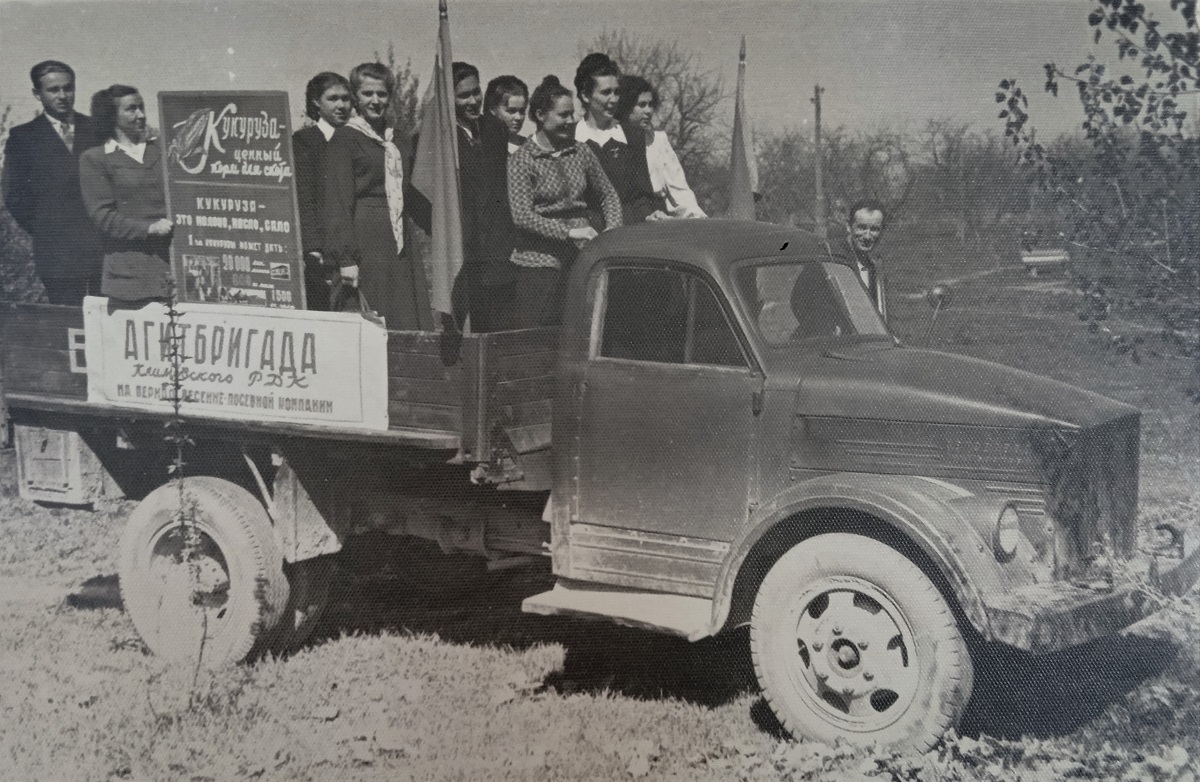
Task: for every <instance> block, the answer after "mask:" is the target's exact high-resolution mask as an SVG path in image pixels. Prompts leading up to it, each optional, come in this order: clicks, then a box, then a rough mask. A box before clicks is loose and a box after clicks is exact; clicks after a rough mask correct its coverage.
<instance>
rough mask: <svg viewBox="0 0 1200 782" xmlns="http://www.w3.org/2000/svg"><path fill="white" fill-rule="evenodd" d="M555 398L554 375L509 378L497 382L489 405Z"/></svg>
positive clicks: (490, 395)
mask: <svg viewBox="0 0 1200 782" xmlns="http://www.w3.org/2000/svg"><path fill="white" fill-rule="evenodd" d="M553 398H554V376H553V375H539V376H538V377H527V378H522V379H521V380H508V381H505V382H503V383H497V384H496V385H495V386H493V387H492V391H491V393H490V394H489V395H488V402H489V406H490V407H492V408H495V407H497V406H503V405H514V404H520V403H521V402H533V401H537V400H539V399H553Z"/></svg>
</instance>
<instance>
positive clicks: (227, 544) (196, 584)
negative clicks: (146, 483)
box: [120, 477, 288, 668]
mask: <svg viewBox="0 0 1200 782" xmlns="http://www.w3.org/2000/svg"><path fill="white" fill-rule="evenodd" d="M181 494H182V497H181ZM181 508H182V509H185V510H187V512H188V513H187V515H188V516H189V517H190V518H189V519H188V523H187V524H186V525H184V524H183V523H181V518H182V516H183V514H182V513H181ZM189 532H192V533H194V535H193V537H192V546H191V548H192V555H191V557H190V559H189V560H188V561H186V562H185V561H183V558H184V557H185V555H186V554H185V552H186V550H187V548H189V546H188V545H187V542H188V536H189ZM120 580H121V597H122V600H123V601H124V603H125V608H126V610H127V611H128V612H129V616H130V618H131V619H132V620H133V624H134V627H136V628H137V631H138V633H139V634H140V635H141V637H142V640H143V641H144V642H145V643H146V645H147V646H148V647H149V648H150V650H151V651H152V652H154V654H156V655H158V656H160V657H164V658H167V659H170V660H176V661H183V660H186V661H190V662H193V663H199V664H200V665H202V666H204V667H206V668H216V667H220V666H222V665H226V664H229V663H235V662H240V661H242V660H244V659H246V658H247V657H248V656H250V655H252V654H254V653H258V652H260V651H265V650H266V649H267V646H268V643H269V641H270V639H271V638H272V636H273V635H274V633H273V630H274V628H275V626H276V625H277V623H278V622H279V619H280V616H281V615H282V614H283V611H284V607H285V606H286V605H287V602H288V582H287V579H286V577H285V576H284V573H283V555H282V552H281V549H280V546H279V543H278V540H277V538H276V537H275V531H274V529H273V528H272V527H271V520H270V517H269V516H268V515H267V512H266V509H265V508H264V507H263V506H262V503H261V502H259V501H258V499H256V498H255V497H254V495H252V494H250V492H248V491H246V490H245V489H243V488H241V487H240V486H236V485H234V484H232V483H229V482H228V481H225V480H222V479H220V478H213V477H195V478H185V479H183V488H182V491H181V489H180V487H179V486H178V485H177V484H176V483H174V482H172V483H169V484H167V485H165V486H160V487H159V488H157V489H155V490H154V491H152V492H150V494H148V495H147V496H146V498H145V499H144V500H142V502H141V503H140V504H139V505H138V506H137V508H135V509H134V511H133V513H131V514H130V516H129V519H128V521H127V522H126V525H125V530H124V533H123V534H122V536H121V549H120Z"/></svg>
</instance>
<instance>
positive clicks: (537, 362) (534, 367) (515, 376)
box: [488, 352, 558, 383]
mask: <svg viewBox="0 0 1200 782" xmlns="http://www.w3.org/2000/svg"><path fill="white" fill-rule="evenodd" d="M557 358H558V355H557V354H556V353H551V352H545V353H524V354H521V355H515V356H496V357H494V358H492V359H491V365H490V366H489V367H488V380H489V381H491V382H492V383H503V382H505V381H508V380H522V379H524V378H527V377H539V376H541V375H553V374H554V368H555V360H556V359H557Z"/></svg>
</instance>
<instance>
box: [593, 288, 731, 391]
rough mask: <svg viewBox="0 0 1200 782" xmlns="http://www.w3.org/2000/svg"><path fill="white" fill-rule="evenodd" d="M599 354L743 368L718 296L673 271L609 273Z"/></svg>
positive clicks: (633, 358) (664, 361) (638, 359)
mask: <svg viewBox="0 0 1200 782" xmlns="http://www.w3.org/2000/svg"><path fill="white" fill-rule="evenodd" d="M605 273H606V274H607V280H606V283H607V295H606V299H605V308H604V322H603V330H602V336H601V340H600V350H599V354H600V355H601V356H604V357H606V358H623V359H629V360H633V361H654V362H658V363H667V364H709V365H714V366H723V367H745V366H746V358H745V355H744V354H743V352H742V347H741V345H740V343H739V342H738V339H737V336H736V335H735V333H734V331H733V328H732V327H731V326H730V324H729V321H728V320H727V319H726V317H725V312H724V311H723V310H722V309H721V305H720V302H719V301H718V299H717V297H716V294H714V293H713V291H712V289H711V287H709V285H708V283H707V282H706V281H705V280H703V279H701V278H700V277H698V276H696V275H694V274H689V273H687V272H682V271H678V270H675V269H664V268H632V267H617V268H611V267H610V268H609V269H608V270H607V271H606V272H605Z"/></svg>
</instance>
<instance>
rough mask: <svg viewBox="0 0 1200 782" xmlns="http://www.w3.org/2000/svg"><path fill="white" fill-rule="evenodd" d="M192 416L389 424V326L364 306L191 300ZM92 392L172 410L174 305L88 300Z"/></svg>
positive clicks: (121, 402)
mask: <svg viewBox="0 0 1200 782" xmlns="http://www.w3.org/2000/svg"><path fill="white" fill-rule="evenodd" d="M177 310H178V311H179V313H180V315H179V318H178V320H177V322H176V325H175V329H176V331H175V334H176V336H177V338H178V339H177V344H178V348H179V351H180V355H181V360H180V362H179V382H180V388H181V391H182V402H181V407H180V412H181V414H182V415H184V416H186V417H194V418H215V419H240V420H248V421H256V422H270V421H278V422H281V423H287V424H302V425H310V426H329V427H333V428H337V429H344V428H357V429H370V430H378V431H385V430H386V429H387V427H388V413H387V382H388V379H387V332H386V331H384V329H383V328H381V327H379V326H377V325H375V324H373V323H371V322H369V321H367V320H364V319H363V318H362V317H361V316H359V315H355V314H347V313H338V312H303V313H299V312H288V311H286V310H259V309H247V308H245V307H239V306H232V305H227V304H225V305H223V304H199V303H181V304H179V305H178V306H177ZM83 325H84V339H85V344H84V355H85V357H86V359H87V378H88V401H89V402H95V403H99V404H105V405H114V406H118V407H128V408H131V409H137V410H150V411H156V412H169V411H171V410H172V402H171V398H172V397H173V396H174V393H173V389H174V379H175V365H174V363H173V362H172V359H171V339H170V337H171V333H172V332H171V322H170V318H169V315H168V309H167V307H166V305H164V304H157V303H154V304H147V305H145V306H142V307H137V308H124V307H115V306H113V305H111V304H110V303H109V300H108V299H105V298H99V297H94V296H89V297H87V298H86V299H84V304H83Z"/></svg>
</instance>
